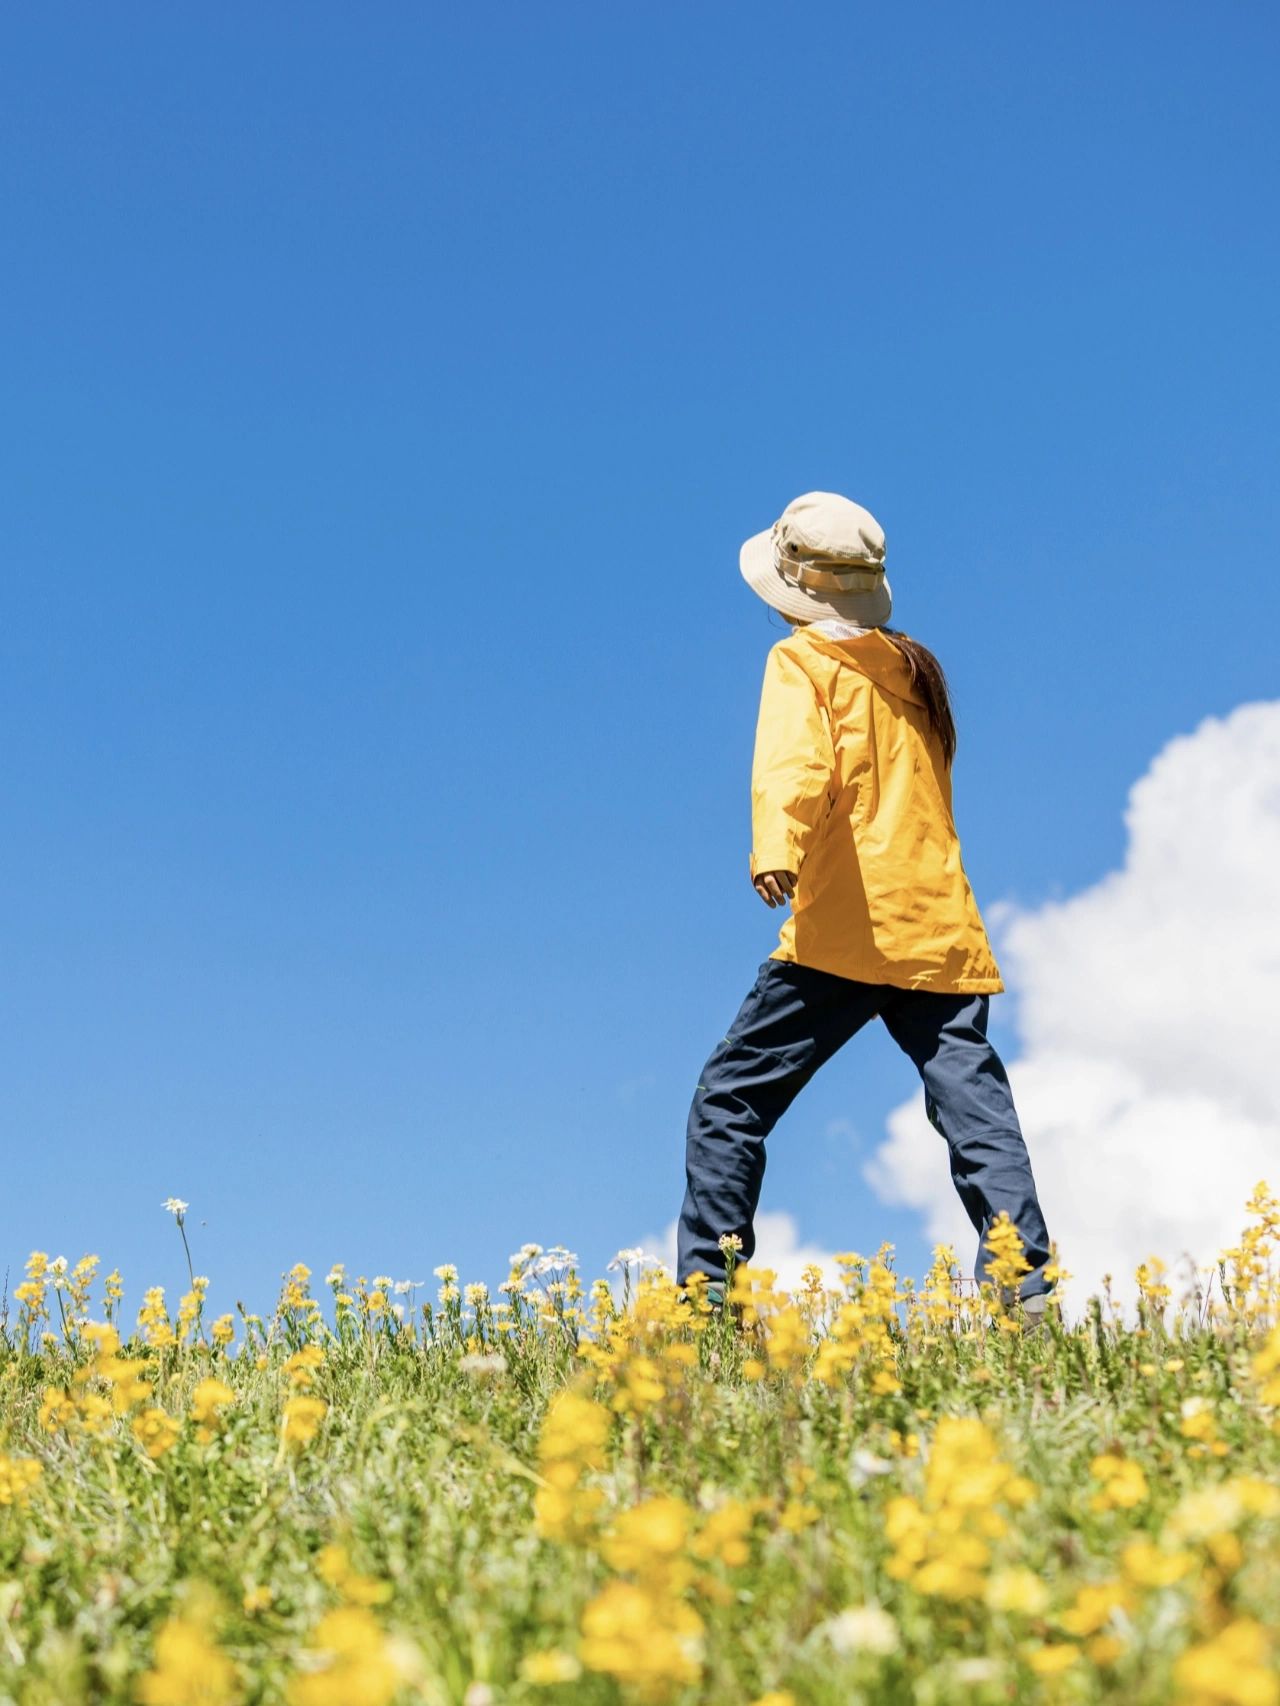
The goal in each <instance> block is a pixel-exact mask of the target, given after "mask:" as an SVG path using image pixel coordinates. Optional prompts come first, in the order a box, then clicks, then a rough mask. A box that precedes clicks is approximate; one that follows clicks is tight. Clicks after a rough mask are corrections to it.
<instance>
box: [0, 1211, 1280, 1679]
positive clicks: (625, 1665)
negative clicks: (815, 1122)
mask: <svg viewBox="0 0 1280 1706" xmlns="http://www.w3.org/2000/svg"><path fill="white" fill-rule="evenodd" d="M1251 1208H1252V1210H1253V1211H1254V1224H1253V1225H1252V1226H1251V1228H1250V1231H1249V1232H1248V1233H1247V1234H1246V1236H1245V1239H1244V1240H1243V1241H1242V1244H1241V1246H1240V1248H1239V1249H1238V1250H1236V1251H1235V1252H1233V1253H1231V1255H1230V1257H1229V1260H1228V1262H1227V1265H1226V1266H1225V1267H1224V1270H1223V1274H1224V1276H1225V1278H1226V1280H1227V1282H1228V1283H1227V1285H1226V1289H1225V1291H1224V1290H1222V1289H1221V1287H1218V1288H1217V1289H1216V1290H1215V1296H1216V1298H1217V1304H1216V1307H1206V1306H1205V1304H1204V1301H1203V1300H1200V1301H1199V1302H1198V1303H1196V1304H1194V1305H1192V1306H1191V1307H1188V1308H1184V1309H1182V1310H1178V1309H1176V1308H1175V1307H1174V1306H1173V1305H1172V1304H1170V1305H1168V1306H1167V1307H1166V1306H1165V1304H1164V1299H1163V1297H1162V1295H1161V1292H1160V1279H1159V1274H1158V1273H1157V1272H1155V1271H1154V1270H1148V1271H1147V1272H1146V1273H1145V1274H1144V1276H1143V1283H1142V1296H1141V1298H1140V1304H1139V1308H1138V1311H1137V1313H1136V1315H1135V1316H1134V1317H1133V1318H1131V1319H1129V1320H1128V1321H1125V1320H1122V1319H1118V1318H1116V1317H1115V1316H1114V1315H1113V1314H1109V1313H1108V1312H1107V1311H1105V1310H1104V1309H1103V1308H1101V1307H1100V1306H1099V1305H1097V1304H1096V1303H1094V1304H1092V1305H1090V1306H1089V1307H1088V1308H1086V1309H1084V1310H1082V1312H1081V1317H1080V1319H1079V1320H1078V1321H1077V1322H1076V1323H1075V1324H1073V1325H1070V1326H1063V1325H1062V1324H1061V1323H1060V1322H1059V1321H1058V1320H1057V1319H1052V1320H1051V1321H1050V1322H1049V1323H1048V1325H1046V1326H1045V1327H1044V1328H1042V1329H1041V1330H1039V1331H1038V1332H1036V1333H1032V1334H1027V1333H1025V1332H1024V1331H1023V1330H1022V1328H1021V1326H1020V1324H1019V1323H1018V1322H1016V1321H1013V1320H1010V1319H1008V1318H1006V1317H1004V1316H1003V1315H1002V1313H1001V1311H1000V1310H999V1308H998V1306H996V1307H995V1309H994V1314H989V1312H988V1310H986V1309H984V1308H983V1307H982V1306H980V1305H975V1304H962V1303H960V1302H959V1301H957V1300H956V1299H954V1298H953V1297H952V1295H951V1288H950V1286H949V1283H948V1282H947V1279H946V1269H947V1262H946V1258H945V1256H944V1258H943V1260H942V1263H941V1264H940V1265H939V1266H938V1267H937V1268H936V1269H935V1271H934V1274H933V1275H932V1276H931V1279H930V1281H929V1282H927V1283H926V1285H925V1286H924V1287H922V1288H921V1289H920V1290H918V1291H917V1290H915V1289H913V1288H910V1287H907V1286H904V1285H902V1284H900V1283H899V1282H898V1281H897V1279H896V1277H895V1276H894V1275H893V1272H892V1268H891V1266H890V1265H889V1263H888V1260H887V1258H886V1256H885V1254H884V1253H882V1256H881V1258H879V1259H874V1260H871V1261H863V1262H854V1261H850V1262H848V1263H846V1264H845V1271H846V1274H847V1281H846V1285H845V1286H844V1288H843V1289H842V1290H841V1291H839V1292H831V1291H826V1292H824V1291H822V1289H821V1287H820V1285H814V1286H813V1287H810V1288H809V1289H808V1290H807V1291H805V1292H802V1293H799V1294H796V1295H795V1296H794V1297H792V1298H788V1297H786V1296H785V1295H784V1294H781V1293H778V1292H775V1291H773V1290H772V1289H771V1288H770V1285H769V1279H768V1276H762V1275H760V1274H758V1273H756V1271H755V1270H751V1269H744V1270H741V1271H740V1273H739V1275H738V1288H737V1295H738V1297H739V1299H740V1301H741V1302H742V1303H743V1305H744V1315H745V1320H744V1321H743V1322H742V1323H741V1324H737V1323H735V1320H734V1319H733V1318H732V1317H731V1316H729V1315H726V1314H724V1313H723V1312H720V1311H715V1312H708V1311H706V1310H699V1309H693V1308H690V1307H687V1306H684V1305H681V1304H680V1303H679V1302H678V1301H677V1297H676V1293H675V1290H674V1288H673V1287H672V1286H671V1285H670V1284H669V1283H661V1282H653V1281H652V1280H646V1281H644V1282H643V1283H640V1284H638V1285H636V1286H634V1287H631V1288H629V1295H628V1300H627V1306H626V1308H625V1309H624V1310H622V1311H618V1309H617V1308H616V1306H615V1304H614V1303H613V1301H612V1298H611V1296H610V1294H609V1293H608V1289H607V1287H605V1286H603V1284H601V1283H597V1285H596V1286H595V1287H593V1288H592V1290H591V1291H590V1293H589V1294H587V1295H584V1294H583V1292H582V1289H581V1287H580V1286H579V1283H578V1281H577V1278H576V1276H575V1275H574V1274H573V1273H572V1272H571V1271H570V1272H565V1271H563V1270H562V1271H559V1272H558V1274H557V1275H555V1276H552V1277H551V1278H550V1279H549V1280H548V1279H546V1278H544V1280H543V1281H541V1282H534V1281H532V1280H530V1278H529V1271H530V1264H528V1263H526V1264H524V1265H523V1266H524V1277H523V1279H521V1277H520V1274H519V1273H518V1272H516V1273H515V1274H514V1275H513V1281H512V1282H511V1289H510V1290H509V1291H508V1292H507V1293H506V1296H505V1298H504V1300H503V1302H502V1303H500V1304H495V1303H494V1302H492V1301H491V1300H489V1299H488V1298H487V1297H482V1296H481V1295H480V1292H479V1291H478V1290H474V1289H470V1288H469V1289H468V1295H467V1296H466V1297H464V1296H460V1295H459V1288H458V1287H457V1285H456V1284H455V1283H454V1282H453V1280H452V1278H451V1277H450V1276H448V1275H447V1274H446V1276H445V1283H444V1286H443V1296H444V1301H443V1302H440V1303H433V1304H431V1305H429V1306H426V1307H423V1308H411V1309H407V1310H405V1311H404V1312H403V1318H397V1315H396V1314H395V1313H394V1307H395V1305H396V1302H397V1300H396V1299H395V1298H394V1297H393V1296H392V1295H390V1294H389V1293H388V1288H387V1287H386V1286H385V1285H384V1286H382V1287H379V1286H378V1284H377V1282H374V1283H373V1284H365V1283H364V1282H359V1283H357V1284H353V1285H352V1286H351V1287H350V1288H349V1289H347V1288H346V1282H345V1281H344V1279H343V1278H342V1277H341V1276H338V1275H335V1276H333V1279H332V1289H333V1291H334V1293H335V1296H336V1298H337V1299H338V1301H336V1302H335V1303H334V1304H333V1305H332V1306H331V1307H330V1310H329V1320H328V1321H326V1319H325V1316H324V1314H322V1312H321V1311H320V1309H319V1307H318V1306H317V1305H316V1304H314V1303H313V1302H312V1301H311V1297H310V1288H309V1283H308V1282H309V1276H306V1275H305V1270H301V1269H296V1270H294V1271H293V1272H292V1274H291V1275H290V1276H287V1278H286V1284H285V1287H284V1290H283V1292H282V1296H281V1300H280V1304H279V1306H278V1308H277V1310H276V1311H275V1313H274V1314H273V1315H272V1316H271V1317H269V1318H268V1319H267V1320H265V1321H262V1322H259V1321H257V1320H256V1319H255V1318H253V1317H249V1318H247V1320H245V1321H242V1322H240V1323H239V1324H238V1325H237V1324H233V1323H230V1322H227V1321H225V1320H224V1322H223V1323H221V1324H219V1325H218V1326H217V1330H216V1331H215V1330H214V1326H213V1324H206V1323H205V1322H204V1320H203V1317H202V1288H201V1287H200V1286H199V1285H197V1286H196V1288H195V1289H194V1290H193V1292H192V1293H191V1295H190V1296H189V1297H188V1298H187V1299H186V1300H184V1308H183V1310H182V1311H181V1313H180V1318H179V1320H178V1321H175V1322H173V1323H170V1321H169V1317H168V1315H167V1313H166V1312H165V1311H164V1309H163V1305H162V1302H161V1301H160V1300H159V1299H158V1298H157V1296H156V1294H154V1293H152V1294H148V1302H147V1304H146V1306H145V1308H144V1312H143V1313H144V1316H145V1320H144V1323H143V1325H142V1327H141V1328H139V1329H136V1330H135V1331H133V1332H132V1334H130V1335H129V1336H126V1332H125V1329H124V1328H123V1327H120V1328H119V1333H120V1337H121V1338H124V1339H125V1343H124V1344H123V1345H121V1346H120V1347H119V1349H118V1350H117V1349H116V1348H115V1347H114V1346H113V1344H112V1341H111V1338H110V1337H109V1336H108V1337H105V1338H104V1336H103V1334H102V1333H101V1332H95V1331H92V1330H87V1326H88V1324H89V1323H91V1322H94V1321H97V1322H99V1323H102V1322H104V1321H106V1320H107V1319H108V1318H109V1314H110V1312H112V1311H115V1312H118V1310H119V1308H120V1302H119V1298H118V1296H114V1297H113V1298H112V1300H111V1301H110V1302H109V1304H108V1305H107V1306H106V1307H103V1306H100V1305H94V1304H92V1303H91V1301H90V1293H91V1290H92V1289H93V1287H94V1286H95V1285H96V1283H97V1280H96V1272H95V1271H94V1270H93V1269H85V1268H82V1269H81V1270H80V1271H79V1273H78V1275H77V1274H74V1273H73V1274H62V1273H59V1272H56V1271H55V1272H52V1273H51V1272H50V1270H49V1267H48V1266H47V1265H42V1263H41V1262H39V1261H37V1262H35V1264H34V1267H33V1269H32V1277H31V1278H29V1280H28V1282H27V1284H26V1285H25V1286H24V1287H20V1288H19V1294H18V1297H17V1299H16V1308H15V1312H14V1313H13V1315H12V1318H11V1319H9V1320H8V1321H7V1322H6V1323H5V1328H4V1332H3V1336H2V1338H0V1702H10V1701H12V1702H21V1703H22V1706H43V1703H48V1706H74V1703H77V1702H82V1701H83V1702H95V1703H97V1702H103V1703H115V1702H121V1703H123V1702H135V1701H142V1702H152V1703H153V1706H166V1703H170V1706H173V1703H177V1706H183V1703H187V1702H190V1703H191V1706H195V1703H197V1702H199V1703H203V1706H229V1703H231V1702H245V1703H248V1702H264V1703H265V1702H288V1703H289V1706H326V1703H330V1706H393V1703H407V1702H411V1701H422V1702H431V1703H439V1706H446V1703H447V1706H487V1703H491V1702H492V1703H495V1706H496V1703H499V1702H510V1703H512V1706H517V1703H523V1702H533V1701H547V1702H552V1703H555V1702H582V1703H584V1706H593V1703H596V1702H599V1703H601V1706H604V1703H606V1702H617V1701H624V1700H642V1701H644V1700H648V1701H671V1702H694V1701H707V1702H715V1703H718V1702H722V1701H723V1702H734V1703H735V1706H736V1703H739V1702H742V1703H749V1702H754V1701H758V1700H768V1701H770V1703H771V1706H780V1703H781V1702H785V1701H788V1700H790V1701H793V1702H795V1703H801V1702H804V1703H808V1702H813V1703H821V1706H849V1703H850V1702H855V1701H859V1700H867V1701H875V1702H882V1701H883V1702H903V1703H906V1702H912V1703H913V1706H914V1703H928V1702H939V1703H942V1702H953V1701H964V1702H970V1701H972V1702H979V1703H980V1702H984V1701H991V1702H996V1701H1003V1702H1007V1701H1010V1700H1016V1701H1035V1700H1041V1699H1043V1700H1052V1701H1057V1700H1062V1701H1081V1702H1084V1701H1099V1700H1116V1701H1125V1702H1129V1703H1133V1706H1143V1703H1146V1702H1151V1703H1155V1702H1166V1701H1170V1700H1185V1701H1188V1702H1200V1701H1204V1702H1209V1701H1224V1702H1230V1701H1238V1702H1241V1703H1242V1706H1274V1703H1275V1702H1277V1701H1280V1684H1278V1683H1277V1673H1276V1670H1275V1661H1276V1650H1277V1646H1278V1645H1280V1433H1278V1432H1277V1423H1276V1418H1277V1409H1276V1406H1277V1405H1278V1404H1280V1332H1278V1331H1277V1329H1276V1304H1277V1291H1276V1286H1275V1283H1274V1282H1273V1280H1272V1278H1271V1264H1272V1262H1273V1259H1274V1251H1275V1244H1276V1234H1277V1217H1276V1210H1275V1205H1274V1203H1273V1202H1272V1201H1271V1199H1270V1198H1269V1197H1267V1196H1266V1195H1265V1193H1263V1192H1260V1193H1259V1195H1258V1196H1257V1197H1255V1199H1254V1202H1253V1203H1252V1204H1251ZM748 1282H750V1283H748ZM548 1287H549V1289H548ZM753 1288H754V1289H753ZM110 1289H111V1290H112V1291H113V1292H115V1293H118V1291H119V1287H118V1285H117V1284H113V1285H112V1286H111V1287H110ZM344 1299H345V1300H346V1301H342V1300H344ZM51 1319H52V1330H51V1328H50V1320H51ZM233 1325H236V1340H235V1342H234V1343H232V1344H226V1343H216V1342H215V1341H217V1340H225V1339H226V1338H227V1334H228V1332H229V1331H230V1329H231V1327H232V1326H233ZM308 1347H314V1349H309V1348H308ZM824 1347H825V1348H824ZM300 1351H301V1352H302V1353H303V1354H302V1356H301V1357H299V1356H298V1353H299V1352H300ZM131 1363H133V1364H136V1365H139V1366H133V1367H130V1366H129V1365H130V1364H131ZM210 1379H216V1380H217V1381H219V1382H221V1383H222V1384H223V1386H224V1387H225V1388H226V1390H227V1392H228V1393H229V1394H230V1397H229V1399H228V1400H227V1401H226V1402H223V1403H221V1404H219V1405H216V1406H214V1407H213V1408H212V1409H210V1408H209V1407H208V1405H206V1407H205V1420H204V1421H203V1422H201V1421H199V1420H197V1419H195V1418H193V1417H192V1414H191V1412H192V1407H193V1400H194V1398H195V1395H196V1393H197V1389H198V1388H199V1387H200V1384H201V1382H207V1381H209V1380H210ZM140 1383H141V1384H140ZM144 1386H145V1387H148V1388H150V1390H149V1391H145V1390H143V1387H144ZM204 1390H205V1392H206V1394H208V1393H209V1392H210V1391H211V1390H213V1389H210V1388H207V1387H206V1388H205V1389H204ZM214 1396H215V1397H216V1396H218V1393H217V1392H216V1391H215V1392H214ZM300 1398H301V1399H303V1400H306V1399H313V1400H319V1403H318V1404H314V1405H312V1407H311V1408H312V1416H311V1422H312V1424H313V1425H314V1432H313V1433H311V1434H310V1437H306V1436H307V1435H308V1433H309V1427H308V1421H307V1416H306V1415H305V1413H303V1412H299V1411H297V1410H296V1409H295V1410H290V1409H288V1408H287V1407H288V1406H290V1405H296V1404H297V1401H298V1400H299V1399H300ZM117 1406H118V1412H119V1413H117ZM304 1408H305V1407H304ZM152 1412H161V1413H162V1414H161V1415H160V1416H158V1417H157V1416H156V1415H154V1414H151V1413H152ZM321 1412H322V1413H321ZM549 1415H550V1421H549V1422H548V1416H549ZM290 1417H293V1418H294V1420H293V1422H292V1423H290V1422H289V1420H288V1418H290ZM148 1418H149V1419H148ZM202 1432H203V1433H204V1436H205V1437H203V1438H202V1437H201V1434H202ZM291 1434H292V1435H296V1437H290V1435H291ZM148 1443H150V1445H151V1447H152V1451H153V1452H154V1453H155V1455H151V1454H149V1452H148V1450H147V1444H148ZM30 1465H34V1466H36V1467H24V1466H30ZM335 1614H336V1615H335ZM557 1676H558V1677H559V1678H560V1680H558V1681H556V1680H542V1679H543V1678H551V1677H557Z"/></svg>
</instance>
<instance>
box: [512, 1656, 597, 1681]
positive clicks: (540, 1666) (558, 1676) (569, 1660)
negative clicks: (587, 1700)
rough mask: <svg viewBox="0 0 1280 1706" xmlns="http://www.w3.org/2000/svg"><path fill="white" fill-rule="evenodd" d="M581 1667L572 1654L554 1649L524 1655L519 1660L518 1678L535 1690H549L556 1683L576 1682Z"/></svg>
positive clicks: (580, 1672) (580, 1673)
mask: <svg viewBox="0 0 1280 1706" xmlns="http://www.w3.org/2000/svg"><path fill="white" fill-rule="evenodd" d="M581 1675H582V1666H581V1664H580V1663H579V1662H578V1660H577V1659H575V1658H574V1656H573V1654H572V1653H562V1652H559V1651H557V1650H555V1649H554V1648H553V1649H552V1650H551V1651H549V1652H543V1653H526V1654H525V1656H524V1657H523V1658H522V1659H521V1660H520V1678H521V1681H523V1682H529V1683H532V1684H533V1686H534V1687H535V1688H550V1687H552V1686H553V1685H554V1684H555V1683H557V1682H576V1681H577V1680H578V1678H579V1677H580V1676H581Z"/></svg>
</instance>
